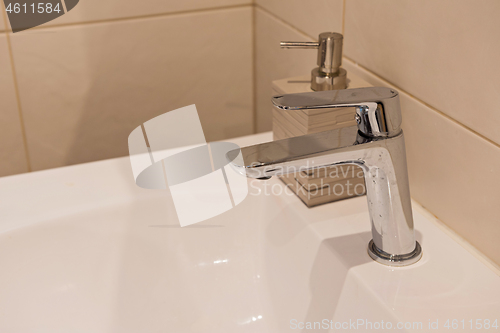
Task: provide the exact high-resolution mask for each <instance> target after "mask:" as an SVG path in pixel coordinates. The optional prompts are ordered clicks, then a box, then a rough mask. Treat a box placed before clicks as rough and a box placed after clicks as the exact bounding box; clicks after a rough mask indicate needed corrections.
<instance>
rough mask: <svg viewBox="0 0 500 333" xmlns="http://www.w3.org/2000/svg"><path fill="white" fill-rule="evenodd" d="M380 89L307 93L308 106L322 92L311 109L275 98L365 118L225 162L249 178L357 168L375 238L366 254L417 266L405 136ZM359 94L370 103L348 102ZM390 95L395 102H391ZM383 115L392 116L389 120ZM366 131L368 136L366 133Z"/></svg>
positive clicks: (265, 146)
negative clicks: (349, 109) (346, 109)
mask: <svg viewBox="0 0 500 333" xmlns="http://www.w3.org/2000/svg"><path fill="white" fill-rule="evenodd" d="M367 89H371V90H368V92H369V93H371V94H372V95H370V96H368V97H370V98H367V95H366V94H364V93H365V92H366V91H367ZM384 89H387V88H363V89H351V91H349V90H344V91H337V92H331V91H325V92H318V93H307V94H309V96H306V97H307V98H308V99H310V100H309V102H307V103H314V102H316V103H318V101H319V100H318V99H317V98H316V99H315V98H314V95H313V94H322V96H320V97H323V101H321V103H322V104H321V103H320V104H315V105H313V104H309V105H307V103H306V104H304V103H302V102H303V101H304V99H302V97H304V96H299V95H305V94H293V95H284V96H278V97H275V98H274V101H273V102H275V105H276V104H277V103H276V99H280V98H281V99H283V98H285V97H287V98H286V99H287V100H288V101H291V100H293V101H294V102H295V103H296V102H297V101H299V103H296V104H302V106H301V107H307V108H314V107H315V108H319V107H324V106H325V105H327V107H330V108H331V107H341V106H353V105H354V106H355V107H356V108H357V115H358V116H359V115H360V117H364V120H358V126H351V127H345V128H340V129H335V130H330V131H325V132H320V133H314V134H308V135H303V136H299V137H293V138H289V139H284V140H277V141H272V142H267V143H263V144H259V145H254V146H249V147H244V148H242V149H241V150H238V151H234V152H230V153H228V158H229V159H230V160H231V161H232V166H233V167H234V168H235V169H237V170H238V171H239V172H240V173H242V174H245V175H246V176H247V177H251V178H269V177H272V176H278V175H285V174H288V173H295V172H300V171H305V170H311V169H320V168H326V167H331V166H335V165H341V164H354V165H357V166H359V167H361V169H362V170H363V173H364V177H365V186H366V194H367V200H368V209H369V212H370V220H371V226H372V235H373V239H372V241H370V244H369V246H368V253H369V255H370V256H371V257H372V258H373V259H374V260H375V261H377V262H380V263H383V264H386V265H391V266H405V265H409V264H412V263H415V262H417V261H418V260H419V259H420V257H421V255H422V250H421V247H420V244H418V242H416V240H415V236H414V228H413V217H412V209H411V199H410V190H409V184H408V172H407V165H406V152H405V143H404V136H403V132H402V130H401V129H400V128H399V126H400V123H397V119H398V117H399V119H400V115H398V114H397V113H398V112H399V99H398V96H397V92H395V91H394V90H390V91H388V90H384ZM360 90H361V91H362V92H363V94H362V95H363V96H362V98H364V99H368V101H365V102H362V103H361V101H353V100H349V98H351V99H352V97H354V98H355V99H359V96H356V95H357V92H356V91H358V92H359V91H360ZM353 91H354V93H353ZM338 92H342V94H344V96H343V98H341V100H340V101H336V103H334V102H335V101H332V98H327V97H328V95H327V94H330V95H332V94H335V93H337V94H338ZM377 94H378V95H382V97H383V95H384V94H385V95H386V96H389V97H388V98H390V99H391V101H390V103H385V104H384V101H383V99H382V101H380V100H378V98H379V97H380V96H375V95H377ZM325 97H326V98H325ZM330 97H331V96H330ZM394 97H396V100H393V98H394ZM301 99H302V100H301ZM370 104H372V105H371V106H370ZM388 104H392V105H397V107H398V108H397V110H390V109H389V110H388V109H387V107H384V105H385V106H386V105H388ZM367 105H368V106H367ZM278 108H280V107H279V106H278ZM281 109H286V108H281ZM387 115H389V116H390V117H391V118H390V121H388V119H387ZM381 125H384V126H381ZM367 129H368V130H369V132H368V133H367V132H365V131H366V130H367ZM231 154H232V155H234V156H231ZM231 157H232V158H231Z"/></svg>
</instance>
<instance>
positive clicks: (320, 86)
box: [280, 32, 347, 91]
mask: <svg viewBox="0 0 500 333" xmlns="http://www.w3.org/2000/svg"><path fill="white" fill-rule="evenodd" d="M343 39H344V37H343V36H342V34H339V33H336V32H323V33H321V34H319V38H318V40H319V41H318V42H281V43H280V46H281V48H285V49H318V66H319V67H317V68H315V69H313V70H312V72H311V89H312V90H315V91H323V90H337V89H346V88H347V81H346V76H347V72H346V71H345V69H343V68H341V67H340V65H342V42H343Z"/></svg>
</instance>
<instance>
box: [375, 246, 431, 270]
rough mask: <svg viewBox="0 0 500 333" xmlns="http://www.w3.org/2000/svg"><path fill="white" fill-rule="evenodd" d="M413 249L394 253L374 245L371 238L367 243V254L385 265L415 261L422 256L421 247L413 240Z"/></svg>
mask: <svg viewBox="0 0 500 333" xmlns="http://www.w3.org/2000/svg"><path fill="white" fill-rule="evenodd" d="M415 243H416V244H415V250H413V251H412V252H410V253H408V254H402V255H396V254H389V253H385V252H384V251H382V250H380V249H379V248H378V247H376V246H375V243H374V242H373V239H372V240H371V241H370V243H369V244H368V254H369V255H370V257H371V258H372V259H373V260H375V261H376V262H378V263H381V264H383V265H387V266H396V267H400V266H408V265H412V264H414V263H416V262H417V261H419V260H420V258H422V247H421V246H420V244H419V243H418V242H415Z"/></svg>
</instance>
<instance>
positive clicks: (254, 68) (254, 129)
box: [252, 2, 257, 134]
mask: <svg viewBox="0 0 500 333" xmlns="http://www.w3.org/2000/svg"><path fill="white" fill-rule="evenodd" d="M256 11H257V8H256V7H255V3H254V2H252V100H253V107H252V132H253V134H256V133H257V29H256V26H257V13H256Z"/></svg>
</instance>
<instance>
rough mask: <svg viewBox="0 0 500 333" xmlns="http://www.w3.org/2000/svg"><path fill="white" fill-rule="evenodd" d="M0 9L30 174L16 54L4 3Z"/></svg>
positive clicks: (29, 168)
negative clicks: (15, 60)
mask: <svg viewBox="0 0 500 333" xmlns="http://www.w3.org/2000/svg"><path fill="white" fill-rule="evenodd" d="M0 9H3V13H2V15H3V18H4V25H5V30H6V31H5V32H6V33H5V37H6V40H7V48H8V50H9V58H10V59H9V60H10V67H11V70H12V81H13V82H12V83H13V84H14V91H15V94H16V102H17V111H18V115H19V122H20V126H21V136H22V138H23V145H24V156H25V157H26V164H27V167H28V172H31V171H32V168H31V161H30V155H29V152H28V137H27V135H26V127H25V125H24V118H23V110H22V107H21V96H20V94H19V85H18V83H17V74H16V67H15V65H14V52H13V51H12V44H11V42H10V34H9V33H8V25H7V20H8V18H7V13H6V11H5V7H4V4H3V2H2V5H1V6H0Z"/></svg>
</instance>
